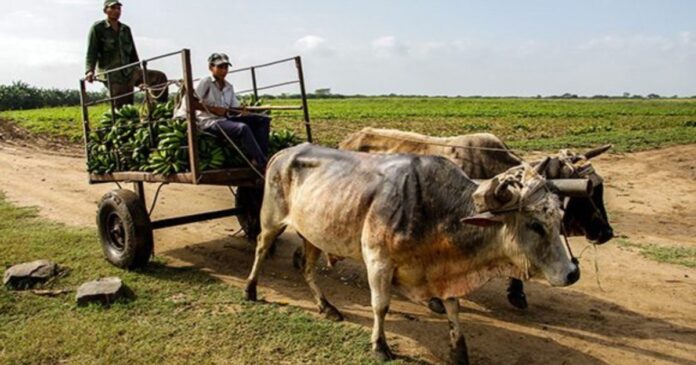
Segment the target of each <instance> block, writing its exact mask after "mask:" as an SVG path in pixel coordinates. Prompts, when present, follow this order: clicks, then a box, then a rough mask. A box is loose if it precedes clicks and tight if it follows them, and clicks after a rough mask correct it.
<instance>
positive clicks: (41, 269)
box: [2, 260, 58, 290]
mask: <svg viewBox="0 0 696 365" xmlns="http://www.w3.org/2000/svg"><path fill="white" fill-rule="evenodd" d="M57 274H58V265H57V264H56V263H55V262H53V261H49V260H37V261H34V262H26V263H23V264H19V265H15V266H12V267H10V268H9V269H7V271H5V275H3V278H2V283H3V285H5V286H6V287H8V288H9V289H12V290H25V289H31V288H33V287H34V286H36V285H37V284H41V283H44V282H46V281H47V280H49V279H50V278H52V277H54V276H56V275H57Z"/></svg>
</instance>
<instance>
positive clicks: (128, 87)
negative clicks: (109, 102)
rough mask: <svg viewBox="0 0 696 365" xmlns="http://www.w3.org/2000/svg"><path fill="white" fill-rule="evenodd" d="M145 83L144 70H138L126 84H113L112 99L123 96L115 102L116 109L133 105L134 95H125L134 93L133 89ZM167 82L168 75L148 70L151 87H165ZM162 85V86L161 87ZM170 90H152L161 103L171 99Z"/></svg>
mask: <svg viewBox="0 0 696 365" xmlns="http://www.w3.org/2000/svg"><path fill="white" fill-rule="evenodd" d="M144 82H145V79H144V78H143V70H142V69H137V70H135V71H133V77H132V78H131V79H130V80H129V81H126V82H112V83H111V85H109V91H110V92H111V97H117V96H119V95H123V96H122V97H120V98H117V99H116V100H114V107H115V108H116V109H118V108H120V107H122V106H124V105H126V104H133V102H134V99H135V98H134V95H133V94H130V95H124V94H129V93H132V92H133V88H134V87H135V86H139V85H141V84H143V83H144ZM166 82H167V75H165V74H164V72H161V71H155V70H147V84H148V85H149V86H156V87H157V88H161V87H163V86H164V85H162V84H164V83H166ZM159 85H162V86H159ZM168 89H169V88H166V89H163V90H152V93H153V94H154V95H155V96H157V101H158V102H160V103H166V102H167V100H168V99H169V90H168Z"/></svg>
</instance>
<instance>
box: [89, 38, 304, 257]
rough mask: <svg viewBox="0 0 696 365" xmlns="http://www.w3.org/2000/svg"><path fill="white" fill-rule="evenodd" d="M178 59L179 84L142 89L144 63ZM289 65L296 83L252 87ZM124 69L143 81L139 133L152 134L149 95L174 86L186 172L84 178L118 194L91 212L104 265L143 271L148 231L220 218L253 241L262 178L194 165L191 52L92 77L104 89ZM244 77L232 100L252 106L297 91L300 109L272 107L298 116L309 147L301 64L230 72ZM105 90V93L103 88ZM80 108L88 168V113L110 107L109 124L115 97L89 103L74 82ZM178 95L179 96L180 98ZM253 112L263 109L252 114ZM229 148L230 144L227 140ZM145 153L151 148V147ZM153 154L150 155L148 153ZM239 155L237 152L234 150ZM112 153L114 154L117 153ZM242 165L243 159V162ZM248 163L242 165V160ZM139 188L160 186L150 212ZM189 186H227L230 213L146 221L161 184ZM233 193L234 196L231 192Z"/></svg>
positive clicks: (150, 245)
mask: <svg viewBox="0 0 696 365" xmlns="http://www.w3.org/2000/svg"><path fill="white" fill-rule="evenodd" d="M177 56H178V57H180V58H181V65H182V71H183V78H182V79H179V80H170V81H169V82H168V83H167V84H165V85H148V82H147V76H146V75H147V69H148V65H149V63H151V62H153V61H156V60H160V59H164V58H170V57H177ZM287 63H294V65H295V68H296V71H297V74H296V78H294V79H293V80H291V81H285V82H282V83H277V84H272V85H264V86H259V85H257V72H258V71H259V70H260V69H264V68H267V67H271V66H274V65H278V64H287ZM129 67H140V68H141V69H142V71H143V75H145V80H144V83H143V85H140V86H139V88H140V91H141V92H144V105H145V106H146V109H147V110H146V112H143V113H141V115H140V117H139V121H138V123H141V124H142V125H143V126H144V127H143V128H145V127H147V128H152V126H153V124H155V123H154V121H153V120H152V115H153V112H152V108H153V103H152V92H151V91H152V90H162V89H163V88H168V87H170V85H179V87H180V89H179V94H180V96H184V97H181V98H180V100H181V102H183V103H186V104H187V107H188V108H187V110H188V112H187V116H186V130H187V136H186V137H185V138H186V139H187V143H186V145H185V146H183V147H181V148H182V149H185V150H186V152H187V157H186V162H187V164H188V168H187V169H186V171H181V172H173V173H167V174H162V173H156V172H149V171H134V170H125V171H121V170H118V169H114V171H108V172H90V173H89V176H88V180H89V183H90V184H103V183H116V184H117V186H118V187H119V188H118V189H115V190H112V191H110V192H109V193H107V194H106V195H104V197H102V199H101V201H100V202H99V204H98V211H97V227H98V231H99V235H100V238H101V242H102V247H103V250H104V254H105V256H106V259H107V260H108V261H109V262H111V263H112V264H114V265H115V266H118V267H121V268H124V269H136V268H140V267H143V266H145V265H146V264H147V263H148V262H149V259H150V257H151V256H152V253H153V249H154V238H153V230H155V229H162V228H168V227H173V226H178V225H183V224H187V223H194V222H201V221H206V220H212V219H217V218H223V217H230V216H236V217H237V219H238V221H239V223H240V226H241V228H242V230H243V231H244V233H246V235H247V236H248V237H250V238H252V239H253V238H255V237H256V235H257V234H258V233H259V230H260V227H259V219H258V217H259V212H260V205H261V200H262V189H263V175H262V174H260V173H259V172H258V171H257V170H255V169H253V167H252V166H251V165H247V167H234V168H217V169H208V170H204V169H202V168H201V161H200V159H199V146H198V138H197V136H198V133H199V132H198V131H197V128H196V121H195V110H194V108H192V100H193V96H194V87H193V83H194V78H193V75H192V68H191V52H190V50H188V49H183V50H181V51H177V52H172V53H169V54H165V55H161V56H157V57H154V58H150V59H147V60H142V61H140V62H137V63H133V64H130V65H125V66H123V67H120V68H116V69H112V70H108V71H106V72H103V73H101V74H99V75H97V76H101V77H102V78H103V79H104V81H105V82H106V83H107V85H108V82H109V80H110V78H109V77H110V74H111V73H113V72H117V71H120V70H123V69H125V68H129ZM241 72H248V73H249V74H250V76H251V82H252V85H253V87H252V88H250V89H249V90H244V91H239V92H238V94H250V96H251V100H252V102H255V101H258V100H259V91H261V90H266V89H271V88H276V87H281V86H285V85H293V84H294V85H299V89H300V90H299V91H300V95H301V104H300V105H297V106H285V107H278V108H277V109H281V110H296V111H300V112H302V117H303V119H304V126H305V132H306V140H307V141H308V142H311V141H312V131H311V125H310V118H309V110H308V108H307V95H306V91H305V84H304V74H303V70H302V60H301V58H300V57H299V56H297V57H292V58H287V59H282V60H277V61H273V62H270V63H266V64H261V65H255V66H250V67H246V68H241V69H234V70H231V71H230V73H231V74H232V73H241ZM107 89H109V88H108V87H107ZM80 91H81V105H82V126H83V131H84V143H85V155H86V159H87V163H88V165H89V164H90V161H91V159H93V158H94V156H93V154H94V153H93V151H91V150H90V147H89V146H90V142H91V138H93V136H94V134H93V133H91V132H92V127H91V124H90V118H89V110H88V109H89V107H90V106H93V105H96V104H100V103H110V104H111V108H110V109H111V113H110V115H111V118H114V116H115V115H116V111H115V107H114V100H115V99H116V98H115V97H112V96H111V95H109V97H108V98H105V99H101V100H89V98H88V94H87V92H86V80H85V79H81V80H80ZM182 94H183V95H182ZM257 109H263V108H262V107H261V108H257ZM230 142H231V143H233V142H232V141H231V140H230ZM151 147H155V145H154V144H153V145H152V146H151ZM153 150H155V149H154V148H153ZM238 151H239V149H238ZM117 152H118V151H117ZM245 160H246V159H245ZM246 161H247V162H248V160H246ZM121 183H132V186H133V190H128V189H125V188H122V187H121ZM145 183H160V184H161V185H160V186H159V188H158V189H157V193H156V194H155V196H154V198H153V200H152V203H151V208H150V209H149V210H148V209H147V206H146V198H145V189H144V184H145ZM174 183H178V184H193V185H217V186H228V187H230V189H231V190H232V191H233V193H234V194H235V196H236V199H235V207H233V208H229V209H224V210H219V211H210V212H203V213H197V214H191V215H185V216H179V217H171V218H165V219H159V220H152V219H151V217H150V214H151V213H152V211H153V209H154V208H155V206H156V203H157V196H158V195H159V192H160V189H161V187H162V186H163V185H165V184H174ZM234 188H236V191H234V190H233V189H234Z"/></svg>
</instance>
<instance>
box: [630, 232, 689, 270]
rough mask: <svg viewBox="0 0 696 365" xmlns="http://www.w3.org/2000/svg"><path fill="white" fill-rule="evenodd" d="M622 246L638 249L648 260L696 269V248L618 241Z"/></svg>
mask: <svg viewBox="0 0 696 365" xmlns="http://www.w3.org/2000/svg"><path fill="white" fill-rule="evenodd" d="M617 242H618V243H619V245H620V246H622V247H627V248H631V249H637V250H638V252H640V254H641V255H642V256H643V257H645V258H648V259H651V260H654V261H657V262H664V263H667V264H673V265H682V266H686V267H690V268H694V267H696V248H694V247H677V246H667V247H666V246H660V245H656V244H638V243H633V242H630V241H628V240H626V239H619V240H617Z"/></svg>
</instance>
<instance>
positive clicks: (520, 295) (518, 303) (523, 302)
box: [507, 291, 528, 309]
mask: <svg viewBox="0 0 696 365" xmlns="http://www.w3.org/2000/svg"><path fill="white" fill-rule="evenodd" d="M507 298H508V302H510V304H512V306H513V307H515V308H517V309H527V306H528V304H527V296H526V295H525V294H524V292H521V291H520V292H514V291H511V292H508V295H507Z"/></svg>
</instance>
